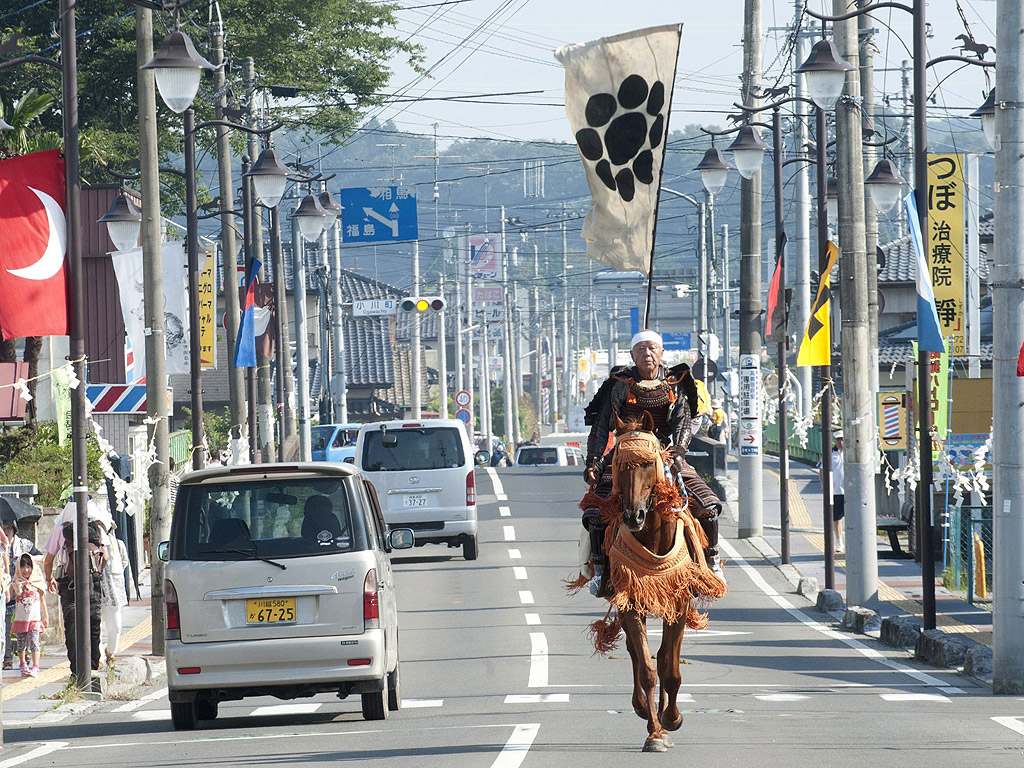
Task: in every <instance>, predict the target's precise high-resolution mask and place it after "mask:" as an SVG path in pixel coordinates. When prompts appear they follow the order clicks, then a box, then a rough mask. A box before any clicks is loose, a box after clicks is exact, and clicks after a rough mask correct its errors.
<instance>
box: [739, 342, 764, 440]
mask: <svg viewBox="0 0 1024 768" xmlns="http://www.w3.org/2000/svg"><path fill="white" fill-rule="evenodd" d="M739 443H740V455H741V456H760V455H761V358H760V357H759V356H758V355H740V431H739Z"/></svg>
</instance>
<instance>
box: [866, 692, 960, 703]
mask: <svg viewBox="0 0 1024 768" xmlns="http://www.w3.org/2000/svg"><path fill="white" fill-rule="evenodd" d="M878 695H879V696H881V697H882V700H883V701H944V702H946V703H949V697H947V696H941V695H939V694H937V693H880V694H878Z"/></svg>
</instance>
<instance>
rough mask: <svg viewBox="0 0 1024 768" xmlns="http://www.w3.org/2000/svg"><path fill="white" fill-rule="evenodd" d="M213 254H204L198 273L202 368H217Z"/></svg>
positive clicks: (208, 252)
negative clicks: (202, 263)
mask: <svg viewBox="0 0 1024 768" xmlns="http://www.w3.org/2000/svg"><path fill="white" fill-rule="evenodd" d="M213 263H214V258H213V253H212V252H211V251H207V252H206V260H205V262H204V266H203V268H202V270H200V272H199V362H200V365H201V367H202V368H216V367H217V344H216V339H217V337H216V333H217V331H216V327H217V326H216V323H215V322H214V315H215V312H216V310H215V307H216V306H217V295H216V294H215V293H214V290H213Z"/></svg>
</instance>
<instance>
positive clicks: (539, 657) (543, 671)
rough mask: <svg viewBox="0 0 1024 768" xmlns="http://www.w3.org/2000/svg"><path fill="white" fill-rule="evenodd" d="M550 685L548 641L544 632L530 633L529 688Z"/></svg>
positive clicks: (527, 685)
mask: <svg viewBox="0 0 1024 768" xmlns="http://www.w3.org/2000/svg"><path fill="white" fill-rule="evenodd" d="M547 684H548V639H547V637H545V636H544V633H543V632H531V633H530V682H529V683H527V684H526V687H527V688H543V687H545V686H547Z"/></svg>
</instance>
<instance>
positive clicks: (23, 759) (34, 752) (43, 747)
mask: <svg viewBox="0 0 1024 768" xmlns="http://www.w3.org/2000/svg"><path fill="white" fill-rule="evenodd" d="M538 727H539V726H538ZM534 735H536V734H534ZM531 741H533V740H532V739H531ZM67 745H68V742H66V741H44V742H43V743H42V744H40V745H39V746H38V747H36V748H35V749H31V750H29V751H28V752H26V753H25V754H24V755H18V756H17V757H12V758H10V759H8V760H4V761H3V762H0V768H13V767H14V766H15V765H21V764H22V763H27V762H28V761H29V760H35V759H36V758H37V757H43V756H44V755H48V754H50V753H51V752H56V751H57V750H58V749H63V748H64V747H66V746H67ZM7 746H8V748H10V746H11V745H7Z"/></svg>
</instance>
